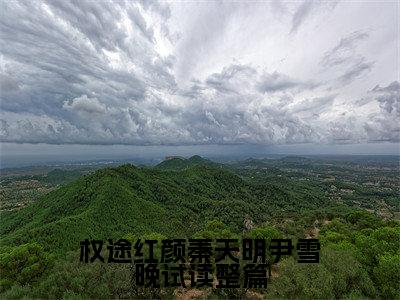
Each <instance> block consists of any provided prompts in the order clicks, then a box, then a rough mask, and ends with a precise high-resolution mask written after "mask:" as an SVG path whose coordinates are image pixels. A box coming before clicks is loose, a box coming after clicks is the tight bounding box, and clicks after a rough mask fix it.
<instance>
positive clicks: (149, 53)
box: [0, 0, 399, 145]
mask: <svg viewBox="0 0 400 300" xmlns="http://www.w3.org/2000/svg"><path fill="white" fill-rule="evenodd" d="M343 5H345V4H343ZM343 5H342V6H341V5H340V4H338V5H336V3H328V4H324V3H322V2H321V3H318V2H310V1H306V2H304V3H300V4H298V3H286V2H279V3H278V2H276V3H268V2H265V3H264V2H260V3H254V4H251V5H250V4H243V3H231V2H199V3H194V2H193V3H179V2H178V3H173V2H171V3H169V2H157V1H61V0H60V1H54V0H51V1H33V2H28V1H4V2H2V9H3V12H2V14H1V15H0V82H1V86H0V88H1V90H0V91H1V95H0V96H1V112H0V141H1V142H16V143H24V142H28V143H49V144H126V145H161V144H163V145H193V144H196V145H197V144H207V145H208V144H238V143H240V144H262V145H265V144H268V145H272V144H293V143H347V142H349V143H350V142H357V143H358V142H368V141H377V140H385V141H393V142H397V141H398V140H399V139H398V132H399V129H398V125H397V124H398V118H399V104H398V98H399V83H398V81H394V82H393V80H395V79H396V78H394V77H393V76H392V74H394V73H395V70H394V69H395V66H394V65H393V64H392V63H390V62H388V61H389V60H386V59H385V57H389V58H391V57H395V56H394V55H395V51H392V50H390V49H389V50H388V47H386V46H385V47H383V46H381V45H382V43H381V41H380V40H379V37H380V36H385V37H387V39H388V40H390V41H392V42H396V39H397V40H398V36H394V37H392V36H391V34H392V29H390V30H389V29H388V32H386V31H385V32H384V33H385V34H383V35H382V33H381V32H377V33H376V34H375V33H374V30H368V31H366V29H365V28H366V27H365V26H364V25H363V24H364V23H362V22H364V21H363V20H361V19H360V20H356V19H354V20H353V19H349V17H346V15H343V12H344V11H347V10H348V8H347V7H345V6H343ZM352 5H353V4H352ZM354 5H355V4H354ZM351 9H352V11H354V13H356V12H357V11H358V9H359V7H358V6H354V7H351ZM374 10H376V8H371V10H370V11H369V13H373V12H374ZM390 11H391V8H390V7H384V11H383V13H388V18H389V21H390V22H394V21H393V20H392V19H390V14H389V12H390ZM327 14H328V15H329V14H332V15H334V16H336V15H337V16H338V18H342V22H349V25H348V26H349V29H346V30H343V29H341V28H337V30H336V31H337V34H335V35H333V34H332V36H330V37H329V38H327V35H326V32H336V31H335V30H334V28H332V26H334V25H332V24H331V23H329V22H328V21H327V23H324V19H323V18H321V16H327ZM266 16H268V17H266ZM356 21H357V22H356ZM360 22H361V23H360ZM325 24H326V25H325ZM335 24H336V23H335ZM389 24H392V23H389ZM393 24H394V23H393ZM380 25H381V24H378V23H376V24H375V23H374V24H372V25H371V26H372V27H374V26H376V28H378V29H376V30H381V29H382V28H388V27H387V26H386V27H382V26H380ZM324 26H325V27H324ZM300 28H302V29H304V30H300ZM315 28H320V30H321V33H320V35H318V34H317V35H316V36H313V35H310V34H309V33H308V32H309V30H314V29H315ZM368 28H369V27H368ZM374 28H375V27H374ZM313 32H314V31H313ZM318 40H321V41H323V42H321V43H316V42H315V41H318ZM374 41H375V42H374ZM368 43H369V44H368ZM371 43H372V44H371ZM385 45H386V44H385ZM369 47H371V49H373V51H369V50H368V49H369ZM382 53H383V54H382ZM397 59H398V58H397ZM375 70H377V71H375ZM378 70H379V72H380V73H378ZM382 74H385V77H384V78H383V79H381V77H382ZM386 74H387V75H386ZM388 80H389V81H388ZM390 82H392V83H390ZM374 86H375V88H373V87H374ZM381 86H383V87H381Z"/></svg>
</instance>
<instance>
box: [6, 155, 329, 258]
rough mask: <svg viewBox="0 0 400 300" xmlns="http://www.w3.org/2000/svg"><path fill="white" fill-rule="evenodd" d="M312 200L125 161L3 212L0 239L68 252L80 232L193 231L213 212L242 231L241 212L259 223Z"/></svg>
mask: <svg viewBox="0 0 400 300" xmlns="http://www.w3.org/2000/svg"><path fill="white" fill-rule="evenodd" d="M190 161H194V159H193V158H192V159H190ZM168 162H169V161H168ZM311 200H314V201H318V202H319V203H310V199H302V196H301V194H300V193H298V194H294V193H289V192H285V191H283V190H281V189H280V188H278V187H276V186H274V185H272V184H268V183H267V182H266V183H265V184H262V185H260V184H257V185H254V184H251V183H249V182H247V181H244V180H243V179H241V178H240V177H238V176H237V175H235V174H233V173H231V172H229V171H227V170H224V169H221V168H215V167H211V166H207V165H200V164H198V165H194V166H192V167H188V168H186V169H184V170H181V171H165V170H159V169H150V168H137V167H135V166H132V165H124V166H120V167H116V168H108V169H103V170H99V171H97V172H95V173H93V174H91V175H87V176H83V177H81V178H80V179H78V180H76V181H74V182H72V183H70V184H67V185H65V186H63V187H61V188H60V189H58V190H55V191H53V192H51V193H49V194H47V195H45V196H44V197H43V198H41V199H40V200H38V201H37V202H35V203H34V204H32V205H31V206H28V207H27V208H24V209H21V210H17V211H12V212H3V213H2V215H1V219H2V226H1V237H2V238H1V244H5V245H8V244H23V243H26V242H30V241H38V242H40V243H41V244H42V245H45V247H46V248H49V249H53V250H59V251H66V250H72V249H75V248H77V247H78V245H79V241H80V240H82V239H84V238H88V237H89V238H99V239H105V238H110V237H115V238H117V237H121V236H122V235H124V234H126V233H127V232H135V233H136V234H138V235H141V234H145V233H148V232H159V233H162V234H164V235H166V236H169V235H170V236H175V237H176V236H190V235H192V234H193V233H194V232H196V231H198V230H200V229H201V228H202V227H203V225H204V224H205V222H206V221H207V220H213V219H218V220H220V221H222V222H224V223H225V224H227V225H229V226H230V228H232V230H236V231H240V230H242V229H243V222H244V220H245V218H249V219H251V220H252V221H253V222H254V223H256V224H258V223H262V222H265V221H266V220H268V218H269V217H270V216H271V215H273V214H275V213H276V212H278V211H282V210H283V211H285V210H286V211H290V210H292V211H296V210H299V209H300V210H301V209H305V208H312V207H314V206H315V205H318V204H322V203H324V199H319V198H318V199H317V198H315V199H311Z"/></svg>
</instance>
